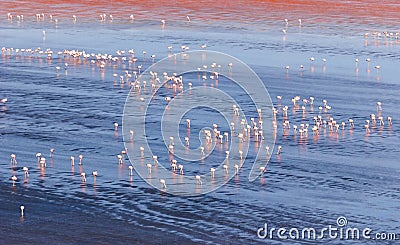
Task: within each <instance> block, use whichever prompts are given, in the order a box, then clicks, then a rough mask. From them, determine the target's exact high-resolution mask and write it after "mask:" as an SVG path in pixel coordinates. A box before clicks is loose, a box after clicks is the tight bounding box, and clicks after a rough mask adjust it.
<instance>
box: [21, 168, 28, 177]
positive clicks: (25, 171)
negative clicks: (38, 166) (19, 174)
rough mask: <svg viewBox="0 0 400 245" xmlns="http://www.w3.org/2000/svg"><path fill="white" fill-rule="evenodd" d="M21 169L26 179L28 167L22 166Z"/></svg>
mask: <svg viewBox="0 0 400 245" xmlns="http://www.w3.org/2000/svg"><path fill="white" fill-rule="evenodd" d="M22 170H23V171H24V177H25V179H26V178H27V177H29V172H28V167H23V168H22Z"/></svg>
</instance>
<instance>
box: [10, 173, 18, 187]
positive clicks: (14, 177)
mask: <svg viewBox="0 0 400 245" xmlns="http://www.w3.org/2000/svg"><path fill="white" fill-rule="evenodd" d="M11 180H12V185H13V186H15V181H17V180H18V178H17V176H15V175H13V176H12V177H11Z"/></svg>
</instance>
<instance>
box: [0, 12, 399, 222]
mask: <svg viewBox="0 0 400 245" xmlns="http://www.w3.org/2000/svg"><path fill="white" fill-rule="evenodd" d="M24 18H25V19H26V17H24V15H22V14H21V15H13V14H11V13H8V15H7V19H8V21H9V22H10V23H11V22H13V21H17V22H23V21H25V19H24ZM32 19H33V20H34V21H45V20H48V21H50V22H54V24H55V25H56V26H57V25H59V24H60V21H59V20H58V19H57V18H55V17H54V16H53V15H48V16H45V15H44V14H36V15H34V16H32ZM126 19H127V20H129V21H131V22H132V23H133V22H134V21H135V18H134V16H133V15H130V16H129V18H126ZM98 20H99V21H101V22H105V21H113V20H114V16H113V15H106V14H101V15H99V17H98ZM72 21H73V23H76V22H77V21H78V17H77V16H76V15H73V16H72ZM190 21H191V20H190V17H189V16H186V22H190ZM284 24H285V27H287V26H288V25H289V21H288V20H287V19H285V20H284ZM298 25H302V21H301V19H299V20H298ZM165 26H166V21H165V20H161V28H165ZM42 32H43V38H45V35H46V32H45V31H42ZM286 32H287V31H286V29H283V33H284V35H286ZM364 36H365V37H366V38H368V37H372V38H394V39H398V37H399V33H388V32H382V33H381V32H374V33H365V34H364ZM166 48H167V49H168V55H171V52H172V46H168V47H166ZM180 48H181V50H182V52H185V51H187V50H188V49H189V47H187V46H181V47H180ZM201 48H202V49H205V48H206V45H205V44H204V45H202V46H201ZM146 54H147V52H146V51H142V52H141V58H139V57H138V55H137V53H136V52H135V51H134V50H133V49H131V50H117V51H116V52H115V54H106V53H97V54H96V53H86V52H85V51H84V50H81V51H79V50H68V49H64V50H58V51H53V50H51V49H46V50H42V49H41V48H40V47H38V48H29V47H27V48H15V47H3V48H2V49H1V55H2V57H3V58H4V57H7V58H11V57H18V56H20V57H28V58H30V59H55V60H57V64H58V65H57V66H55V73H57V74H59V73H60V72H61V70H68V62H73V61H75V60H82V61H84V62H83V63H82V64H87V65H94V66H96V67H97V68H98V69H99V70H100V71H101V72H104V70H106V69H107V67H108V66H110V65H118V64H121V63H125V64H126V63H129V66H130V67H133V69H132V71H129V70H126V71H125V72H124V73H123V74H112V76H113V77H114V81H117V80H119V82H120V83H125V84H128V85H129V86H131V87H132V88H135V89H140V88H141V87H143V86H146V84H143V83H142V84H141V83H139V82H137V78H138V77H139V76H140V75H141V72H142V71H143V69H144V68H143V66H142V64H141V62H142V61H144V60H145V59H146ZM150 57H151V60H152V62H153V63H154V62H155V55H151V56H150ZM142 59H143V60H142ZM309 60H310V62H315V58H314V57H310V58H309ZM322 61H323V62H324V64H325V63H326V59H323V60H322ZM359 62H360V61H359V59H355V64H356V66H357V65H358V63H359ZM365 62H367V63H368V68H369V64H370V62H371V59H369V58H368V59H366V60H365ZM220 65H225V66H229V67H230V69H234V67H235V64H220ZM284 68H285V70H286V72H288V70H289V66H286V67H284ZM300 68H301V69H303V68H304V66H303V65H300ZM380 68H381V67H380V66H379V65H376V66H375V69H377V71H378V70H379V69H380ZM210 78H211V79H214V80H217V79H218V74H212V75H211V76H210ZM161 79H164V82H165V81H166V79H170V77H168V76H167V74H164V77H163V78H161ZM177 85H178V86H184V87H187V86H190V87H191V86H192V83H185V82H184V81H179V84H177ZM168 98H169V99H168ZM9 100H12V97H10V98H2V99H0V104H2V106H6V104H7V103H8V102H9ZM165 100H166V101H167V103H168V102H169V101H170V100H171V98H170V97H166V98H165ZM275 101H276V105H277V106H276V107H274V108H273V110H272V112H271V113H272V115H273V122H272V125H273V129H274V131H275V133H276V132H278V130H280V129H282V130H281V131H282V133H283V134H284V135H293V136H295V137H296V136H297V137H298V139H299V140H304V139H308V137H309V134H310V135H311V134H312V137H320V134H322V133H323V134H325V133H326V132H328V133H329V134H338V133H339V132H340V131H342V132H343V131H344V130H351V131H353V130H364V131H365V134H366V135H369V134H371V133H373V132H374V131H375V130H376V129H377V128H383V127H390V128H391V127H392V117H390V116H388V115H386V116H384V115H383V113H382V111H383V110H382V107H383V103H382V102H380V101H377V102H376V111H373V112H371V114H370V115H369V116H368V115H366V117H365V120H364V121H363V122H355V121H354V119H352V118H348V119H346V120H341V121H337V119H336V118H334V117H332V116H329V114H328V112H329V111H330V110H331V109H332V106H331V105H330V104H329V103H328V101H327V100H325V99H322V100H317V99H315V98H314V97H312V96H311V97H306V98H302V97H300V96H295V97H293V98H291V99H290V102H289V100H288V102H289V105H281V103H282V102H283V97H282V96H276V100H275ZM317 101H320V102H317ZM317 103H318V105H315V104H317ZM314 105H315V107H314ZM314 110H315V111H318V114H315V113H314V116H313V117H312V118H308V119H306V117H307V115H308V114H307V112H308V111H312V112H314ZM291 111H292V112H300V113H301V114H302V115H303V121H307V120H308V121H309V123H301V124H299V125H296V124H295V123H294V122H293V121H291V120H290V118H291V116H292V115H291V114H290V112H291ZM232 113H233V114H234V113H237V111H236V109H235V106H234V107H233V111H232ZM304 119H306V120H304ZM186 123H187V126H188V127H190V120H187V121H186ZM258 127H260V123H259V122H255V121H254V120H253V121H252V122H251V123H250V124H247V122H246V123H245V127H243V130H248V133H249V134H248V137H247V138H246V139H244V140H249V141H250V140H254V141H261V140H262V137H263V136H262V135H260V134H259V128H258ZM118 128H119V124H118V123H114V130H115V131H118ZM309 131H311V132H310V133H309ZM130 133H131V138H133V135H134V129H132V130H130ZM207 136H208V137H209V138H208V140H211V141H214V142H219V141H222V139H223V138H224V137H226V138H228V137H229V133H225V134H224V135H219V134H217V133H216V132H215V131H214V132H210V134H208V135H207ZM221 138H222V139H221ZM184 140H185V142H186V144H187V145H189V138H187V137H186V138H185V139H184ZM240 140H243V139H240ZM201 149H203V151H204V147H201ZM266 150H267V152H268V150H269V147H268V146H267V147H266ZM49 152H50V154H49V157H50V158H52V157H53V154H54V152H55V150H54V148H51V149H50V151H49ZM281 152H282V146H278V147H277V151H276V153H275V154H278V155H279V154H281ZM33 155H34V154H33ZM116 157H117V160H118V163H119V164H121V163H122V161H123V159H124V158H125V157H126V150H122V151H121V153H120V154H118V155H117V156H116ZM36 159H37V164H38V166H39V167H40V168H46V158H45V157H44V156H43V154H42V153H36ZM70 159H71V162H70V164H71V165H72V166H73V165H74V164H75V157H74V156H71V158H70ZM78 160H79V162H78V164H79V165H82V164H83V155H79V156H78ZM156 161H157V159H155V162H156ZM10 165H11V168H12V169H13V172H14V173H15V174H13V175H12V176H11V177H10V180H11V184H12V186H15V185H16V184H17V181H18V179H19V178H23V179H24V181H27V180H28V179H29V168H28V167H27V166H24V167H22V168H21V167H17V166H18V163H17V156H16V155H15V154H10ZM171 167H172V168H173V172H179V173H180V174H183V165H181V164H180V165H179V166H176V161H175V162H174V161H172V162H171ZM128 168H129V170H130V171H129V174H130V175H132V174H133V166H128ZM213 170H214V171H215V169H213V168H211V169H210V171H211V172H212V176H213V177H214V172H213ZM260 170H261V172H264V171H265V168H264V169H261V168H260ZM149 171H151V164H150V167H149ZM235 171H236V172H237V171H238V169H237V166H235ZM80 175H81V179H82V182H86V177H87V176H86V173H84V172H81V173H80ZM97 175H98V172H97V171H93V172H92V176H93V178H94V179H96V176H97ZM196 179H197V180H198V183H199V184H201V180H200V176H196ZM160 184H161V185H162V187H164V188H166V183H165V180H164V179H160ZM20 210H21V215H22V216H23V215H24V206H21V207H20Z"/></svg>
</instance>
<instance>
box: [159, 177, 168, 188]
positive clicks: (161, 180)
mask: <svg viewBox="0 0 400 245" xmlns="http://www.w3.org/2000/svg"><path fill="white" fill-rule="evenodd" d="M160 184H161V186H162V188H164V189H167V185H166V184H165V179H160Z"/></svg>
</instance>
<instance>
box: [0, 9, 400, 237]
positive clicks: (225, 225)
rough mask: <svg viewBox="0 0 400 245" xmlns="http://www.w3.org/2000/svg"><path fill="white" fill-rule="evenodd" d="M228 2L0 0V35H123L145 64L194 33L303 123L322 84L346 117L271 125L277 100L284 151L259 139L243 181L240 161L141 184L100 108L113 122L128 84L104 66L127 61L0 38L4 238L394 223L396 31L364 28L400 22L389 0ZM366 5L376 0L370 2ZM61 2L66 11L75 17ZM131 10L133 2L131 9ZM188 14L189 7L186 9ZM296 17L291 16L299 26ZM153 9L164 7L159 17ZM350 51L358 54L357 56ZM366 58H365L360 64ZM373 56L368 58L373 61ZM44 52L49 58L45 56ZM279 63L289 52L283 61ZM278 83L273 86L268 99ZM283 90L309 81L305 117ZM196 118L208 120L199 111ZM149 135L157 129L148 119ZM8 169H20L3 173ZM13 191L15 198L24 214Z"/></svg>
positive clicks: (74, 42)
mask: <svg viewBox="0 0 400 245" xmlns="http://www.w3.org/2000/svg"><path fill="white" fill-rule="evenodd" d="M233 2H234V3H236V5H235V4H232V3H231V4H228V3H224V4H225V5H224V4H223V3H219V4H217V6H215V7H211V6H208V7H204V8H203V6H201V4H199V3H195V2H191V1H189V2H187V6H186V8H185V6H182V4H181V3H175V4H172V3H163V4H161V5H160V6H156V3H153V2H148V1H147V3H148V4H149V5H148V7H145V5H143V3H140V2H136V1H121V2H119V3H112V4H111V5H107V6H104V5H102V4H97V3H93V2H91V1H88V3H87V4H86V5H85V6H84V5H81V4H79V3H74V2H72V3H70V4H68V5H65V6H61V5H60V4H58V5H54V4H52V3H51V2H50V1H49V3H48V4H47V5H45V4H40V3H37V5H35V6H34V9H30V8H29V7H27V6H26V5H27V3H22V2H21V4H14V3H13V2H7V1H5V2H3V3H1V4H0V6H2V8H1V9H2V10H1V11H0V13H1V16H2V17H1V18H0V37H1V39H0V46H1V47H6V48H14V49H15V48H19V49H21V48H25V49H27V48H33V49H36V48H37V47H40V48H41V49H42V50H46V49H47V48H50V49H52V50H53V51H55V52H57V51H59V50H64V49H68V50H71V49H78V50H85V51H86V52H87V53H95V54H97V53H108V54H113V55H115V52H116V50H129V49H133V50H135V56H136V58H138V61H137V62H138V64H139V63H140V64H142V65H143V67H148V66H149V65H150V64H151V58H150V55H151V54H155V56H156V61H157V60H160V59H162V58H164V57H167V56H168V53H169V51H168V49H167V47H168V46H173V48H172V52H173V53H175V52H180V51H181V50H180V46H181V45H186V46H189V47H190V49H191V50H195V49H200V45H202V44H203V43H205V44H207V49H210V50H215V51H219V52H224V53H227V54H229V55H232V56H235V57H237V58H238V59H240V60H242V61H243V62H245V63H247V64H248V65H249V66H250V67H251V68H252V69H253V70H254V71H255V72H256V73H257V74H258V76H259V77H260V78H261V79H262V80H263V82H264V84H265V86H266V88H267V89H268V92H269V93H270V96H271V98H272V101H273V103H274V105H275V106H276V107H277V108H282V106H284V105H287V106H289V108H290V109H289V118H290V120H291V122H292V124H297V125H299V124H300V123H310V124H312V123H313V121H312V117H313V116H314V115H319V113H320V112H319V110H318V106H320V105H322V100H323V99H326V100H327V101H328V103H329V105H330V106H332V109H331V110H330V111H329V112H326V113H325V112H324V113H323V115H324V116H327V115H330V116H332V117H334V118H335V120H337V121H338V122H342V121H346V120H347V119H349V118H353V119H354V120H355V124H356V125H355V129H354V130H352V131H351V130H348V129H346V130H344V131H342V130H339V132H338V133H330V132H328V131H325V132H324V131H321V133H320V135H319V137H313V136H312V135H311V132H310V135H309V137H307V138H303V139H301V138H300V137H299V136H297V137H295V136H294V135H293V132H292V131H291V132H290V133H289V134H287V135H285V134H284V133H283V129H282V113H279V114H278V130H277V138H276V144H277V145H281V146H282V147H283V152H282V154H281V155H280V156H277V155H275V154H273V156H272V157H271V160H270V163H269V165H268V167H267V171H266V172H265V173H263V174H262V176H261V177H259V178H258V179H257V180H256V181H254V182H249V181H248V179H247V175H246V173H245V170H243V171H241V172H239V174H238V176H235V177H234V178H233V179H232V180H230V181H229V182H228V183H227V184H226V185H224V186H223V187H221V188H219V189H217V190H216V191H214V192H211V193H208V194H204V195H201V196H197V197H180V196H173V195H169V194H165V193H162V192H160V191H159V190H156V189H154V188H153V187H151V186H150V185H148V184H147V183H146V182H145V181H144V180H142V179H141V178H140V177H139V176H138V175H137V174H134V175H133V177H130V176H129V169H128V166H129V164H130V163H129V161H128V160H126V161H125V162H124V164H122V165H118V162H117V158H116V155H117V154H119V153H120V152H121V150H122V149H124V147H125V146H124V142H123V137H122V134H121V130H120V131H119V132H118V133H116V132H115V131H114V126H113V123H114V122H119V123H120V124H121V122H122V113H123V110H124V103H125V100H126V97H127V95H128V93H129V90H130V87H129V86H128V84H126V83H125V84H120V82H119V80H118V79H115V78H114V77H113V74H114V73H117V74H123V73H124V71H125V70H132V69H133V66H132V65H130V64H128V63H125V64H124V63H118V64H117V65H109V64H107V65H106V67H105V69H104V70H101V69H100V68H99V66H98V65H93V64H92V63H91V62H90V61H85V60H83V59H79V60H78V59H75V60H74V59H70V58H68V59H64V58H63V57H62V56H60V57H59V56H58V55H57V54H53V58H52V59H51V60H49V59H46V57H45V56H38V55H32V56H27V55H17V54H15V52H11V54H10V55H8V54H7V53H6V52H3V53H2V56H1V59H0V99H2V98H5V97H7V98H8V100H9V101H8V102H7V103H6V104H5V105H2V104H0V146H1V147H0V192H1V195H0V197H1V201H2V203H4V204H2V205H1V208H0V211H1V215H0V227H1V229H0V234H1V238H0V240H1V241H2V242H12V243H23V242H33V243H39V242H44V241H54V243H73V244H76V243H82V242H89V243H105V244H106V243H111V242H112V243H123V244H126V243H134V242H138V243H144V244H146V243H148V244H154V243H157V244H165V243H172V242H174V243H183V244H187V243H191V242H192V243H200V244H253V243H266V242H271V243H281V242H283V240H279V239H272V240H271V239H268V238H267V239H264V240H263V239H260V238H258V237H257V229H258V228H260V227H263V226H264V223H267V224H268V226H269V227H275V228H281V227H284V228H287V229H290V228H292V227H295V228H299V229H301V228H304V227H314V228H315V229H322V228H324V227H327V226H329V225H334V226H335V225H336V219H337V218H338V217H339V216H344V217H346V218H347V221H348V227H354V228H360V229H363V228H366V227H369V228H371V229H372V230H373V234H374V233H376V232H397V234H398V237H400V225H399V223H398V220H399V218H400V217H399V201H400V189H399V181H400V177H399V174H400V167H399V165H398V156H399V152H400V151H399V148H400V141H399V139H400V137H399V136H400V135H399V133H400V131H399V129H398V127H399V123H398V118H400V111H399V109H398V105H399V103H400V99H399V94H400V81H399V79H398V74H399V73H398V67H400V66H399V65H400V61H399V59H398V57H399V53H400V52H399V40H398V39H396V38H395V37H394V36H393V37H391V38H386V37H381V38H378V37H372V35H371V34H370V36H369V37H364V36H363V35H364V33H366V32H369V33H373V32H374V31H377V32H383V31H387V32H389V33H390V32H393V33H396V32H399V30H400V26H399V25H396V23H395V21H394V20H395V19H396V18H397V19H398V17H400V16H399V14H398V13H399V12H398V11H397V12H396V11H389V10H387V9H386V8H385V6H389V5H390V6H392V9H398V8H400V6H399V4H398V3H396V1H385V2H383V3H381V4H376V3H373V2H372V1H363V2H361V1H338V3H337V4H334V5H332V6H331V9H324V8H323V7H321V6H324V4H326V2H325V1H305V2H304V3H302V4H294V5H293V3H292V5H290V4H284V3H273V2H274V1H265V2H264V1H257V2H255V3H254V4H252V5H246V6H244V7H243V9H242V10H241V7H240V4H243V3H241V1H233ZM319 2H321V3H319ZM96 4H97V5H96ZM320 4H321V5H320ZM368 5H369V7H368ZM126 6H131V8H128V7H126ZM371 6H373V7H374V8H371ZM348 8H352V9H353V10H354V11H347V10H346V9H348ZM82 9H87V11H83V10H82ZM121 9H122V10H121ZM312 9H315V11H311V10H312ZM371 9H375V10H376V11H377V12H374V11H375V10H371ZM379 9H385V10H387V11H388V12H386V14H380V13H379V11H378V10H379ZM389 9H391V8H389ZM240 10H241V11H240ZM345 10H346V11H345ZM35 11H36V12H37V13H41V12H44V13H45V14H46V17H45V20H40V21H36V17H35V14H36V12H35ZM8 12H10V13H12V14H13V15H14V17H13V20H12V21H9V20H7V13H8ZM51 13H53V14H54V16H55V17H57V18H59V21H58V25H57V26H56V25H55V23H54V21H53V22H51V21H50V20H49V18H48V14H51ZM101 13H106V14H111V13H112V14H113V16H114V20H113V21H112V22H111V21H110V20H109V19H107V20H106V21H105V22H100V18H99V17H98V15H99V14H101ZM166 13H168V14H166ZM251 13H253V14H251ZM19 14H23V15H24V21H23V22H20V21H18V20H17V18H16V15H19ZM72 14H76V15H77V21H76V23H74V22H73V21H72V18H71V16H72ZM130 14H135V21H134V22H133V23H132V22H130V21H129V15H130ZM186 15H189V16H190V17H191V22H190V23H187V22H186V18H185V17H186ZM371 16H373V17H371ZM285 18H287V19H288V20H289V24H288V26H285V22H284V21H283V19H285ZM298 18H302V25H301V26H299V25H298V21H297V19H298ZM161 19H165V20H166V27H165V28H164V29H162V28H161V22H160V20H161ZM282 29H285V30H286V34H284V33H283V32H282ZM43 30H45V31H46V35H45V38H43V34H42V31H43ZM144 50H145V51H147V54H146V57H144V56H143V53H142V51H144ZM310 57H315V61H314V62H311V61H310V60H309V58H310ZM355 58H358V59H359V62H358V67H356V63H355V62H354V60H355ZM367 58H370V59H371V62H370V65H369V67H368V63H367V62H366V61H365V60H366V59H367ZM322 59H326V60H327V61H326V64H324V62H323V61H322ZM65 62H67V63H68V64H69V65H68V69H67V70H65V69H64V63H65ZM300 65H303V66H304V69H300ZM376 65H379V66H381V69H380V70H379V71H377V70H376V69H375V68H374V67H375V66H376ZM56 66H60V67H61V70H60V71H59V72H57V71H56V68H55V67H56ZM285 66H289V67H290V68H289V70H288V71H286V69H285ZM233 69H234V67H233ZM223 82H224V81H223V79H221V82H220V88H221V89H230V87H229V85H225V86H224V85H223V84H224V83H223ZM193 83H194V84H195V82H193ZM226 83H227V84H228V82H226ZM210 84H211V81H207V82H206V85H210ZM278 95H280V96H282V100H281V101H278V100H277V99H276V96H278ZM297 95H299V96H301V98H308V97H310V96H314V97H315V106H316V107H315V108H314V110H311V109H308V111H307V116H306V118H303V117H302V112H301V109H299V108H297V109H296V108H294V109H293V108H292V107H293V106H292V102H291V98H293V97H294V96H297ZM235 99H236V100H238V103H239V104H240V103H242V102H243V103H244V102H245V101H240V99H241V97H236V98H235ZM377 101H381V102H382V112H381V114H382V116H383V117H384V118H385V125H384V126H382V127H380V126H379V125H377V126H376V127H373V128H371V132H370V133H369V134H366V132H365V128H364V124H365V120H367V119H369V115H370V114H372V113H374V114H378V112H377V107H376V102H377ZM307 108H309V107H307ZM211 113H212V111H209V110H204V111H202V110H197V111H196V112H195V113H193V114H191V115H190V116H191V119H192V120H193V121H194V122H196V121H197V122H198V123H201V124H203V125H198V127H200V126H201V127H203V126H204V124H205V123H208V120H206V119H205V118H208V117H211V116H210V115H211ZM388 116H391V117H392V118H393V125H392V126H389V125H388V123H387V120H386V118H387V117H388ZM216 120H218V118H216ZM194 125H195V124H194ZM155 126H156V125H155ZM206 126H208V127H211V123H209V125H206ZM221 127H225V128H226V130H227V129H228V128H229V127H228V125H225V126H221ZM149 137H150V138H151V139H152V140H153V141H154V142H157V141H160V140H161V135H160V133H159V129H157V128H155V129H154V133H153V134H152V135H150V136H149ZM194 144H196V143H194ZM154 145H155V147H156V148H155V149H154V151H155V152H157V153H158V155H163V154H165V159H167V153H166V152H167V151H166V150H165V149H164V148H163V145H162V144H154ZM251 147H253V148H254V147H255V146H254V145H251ZM50 148H54V149H55V154H54V157H53V158H49V149H50ZM37 152H42V154H43V155H44V156H45V157H46V158H47V161H48V163H47V167H46V168H40V167H38V165H37V160H36V158H35V154H36V153H37ZM12 153H14V154H16V156H17V161H18V166H17V167H14V168H11V167H10V162H9V161H10V160H9V159H10V157H9V156H10V154H12ZM79 154H82V155H83V156H84V159H83V163H84V164H83V165H82V166H80V165H78V164H76V165H75V166H74V167H73V168H72V167H71V164H70V156H75V158H76V159H77V156H78V155H79ZM224 156H225V150H224V149H222V148H218V147H216V148H215V149H214V153H213V155H212V157H210V158H209V159H208V160H209V161H204V162H202V163H191V164H188V165H187V166H188V167H187V171H188V172H187V174H193V173H195V171H197V170H198V169H200V170H199V171H208V169H209V167H210V166H211V163H212V162H213V161H217V160H220V159H223V158H224ZM164 164H165V163H164ZM167 165H168V164H166V166H167ZM23 166H27V167H29V169H30V177H29V180H28V182H24V180H23V171H22V167H23ZM247 166H248V165H246V164H245V165H244V168H245V167H247ZM95 170H97V171H98V172H99V176H98V177H97V179H96V182H95V183H94V182H93V177H92V176H90V175H89V173H91V172H92V171H95ZM185 170H186V166H185ZM80 172H86V173H87V175H88V181H87V183H86V184H82V182H81V177H80ZM12 175H16V176H17V177H18V181H17V183H16V186H15V187H12V183H11V180H10V177H11V176H12ZM172 176H173V174H172V173H171V178H179V175H177V176H175V177H172ZM21 204H24V205H25V207H26V215H25V217H24V218H23V219H21V218H20V213H19V206H20V205H21ZM328 241H329V242H332V243H338V244H339V243H342V242H343V241H341V240H339V239H336V240H335V239H330V240H328ZM297 242H299V243H309V242H310V241H309V240H307V239H305V240H299V241H297ZM320 242H326V240H320ZM353 242H354V241H353ZM361 242H363V243H365V242H366V241H365V240H363V241H361Z"/></svg>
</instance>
